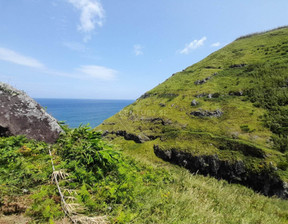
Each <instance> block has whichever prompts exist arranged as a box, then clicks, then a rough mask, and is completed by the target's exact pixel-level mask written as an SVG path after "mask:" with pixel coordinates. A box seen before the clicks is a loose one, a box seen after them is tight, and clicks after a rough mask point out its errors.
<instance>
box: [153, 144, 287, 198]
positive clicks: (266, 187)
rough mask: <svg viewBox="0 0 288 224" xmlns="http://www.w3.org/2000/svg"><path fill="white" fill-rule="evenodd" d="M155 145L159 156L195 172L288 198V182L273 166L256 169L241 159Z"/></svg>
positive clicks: (268, 194)
mask: <svg viewBox="0 0 288 224" xmlns="http://www.w3.org/2000/svg"><path fill="white" fill-rule="evenodd" d="M153 148H154V153H155V155H156V156H157V157H159V158H161V159H163V160H165V161H167V162H170V163H173V164H177V165H179V166H182V167H185V168H186V169H188V170H189V171H190V172H191V173H197V174H202V175H205V176H207V175H209V176H212V177H215V178H217V179H225V180H227V181H229V182H231V183H238V184H242V185H244V186H247V187H250V188H252V189H253V190H255V191H256V192H260V193H262V194H264V195H266V196H277V197H279V198H282V199H288V183H287V182H284V181H283V180H281V179H280V178H279V177H278V175H277V174H276V173H275V171H273V170H271V169H268V170H267V169H263V170H262V171H259V172H256V171H251V170H249V168H248V167H246V166H245V164H244V162H243V161H241V160H236V161H234V162H231V161H227V160H221V159H219V157H218V156H217V155H199V156H197V155H192V154H191V153H189V152H182V151H179V150H177V149H174V148H172V149H164V148H162V147H160V146H159V145H154V147H153Z"/></svg>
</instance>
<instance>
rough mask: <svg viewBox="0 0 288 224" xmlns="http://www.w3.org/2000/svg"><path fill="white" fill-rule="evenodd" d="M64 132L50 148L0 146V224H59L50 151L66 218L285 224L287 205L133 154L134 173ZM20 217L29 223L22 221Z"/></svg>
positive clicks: (85, 137)
mask: <svg viewBox="0 0 288 224" xmlns="http://www.w3.org/2000/svg"><path fill="white" fill-rule="evenodd" d="M66 132H67V134H66V135H63V136H62V137H61V138H60V140H59V141H58V143H56V144H54V145H52V146H51V145H50V146H49V145H47V144H45V143H41V142H35V141H29V140H27V139H26V138H24V137H21V136H19V137H9V138H0V161H1V165H0V223H2V222H3V223H7V222H8V223H12V222H13V223H14V222H15V223H21V222H22V221H23V220H25V222H26V221H29V223H65V222H62V221H63V220H62V221H61V219H62V218H63V216H64V214H63V211H61V206H60V197H59V195H58V191H57V188H56V185H55V183H54V182H52V181H51V173H52V167H51V164H50V156H49V155H48V152H47V149H48V148H50V149H52V150H53V151H52V154H53V159H54V164H55V168H56V170H57V171H59V170H60V171H61V172H62V173H66V174H69V176H68V177H66V178H64V179H63V180H61V179H62V178H59V181H60V188H61V189H62V192H64V195H65V199H66V203H68V204H70V203H72V204H73V205H74V206H75V205H76V204H78V205H79V207H75V209H73V210H74V212H76V213H78V215H80V216H83V215H85V216H89V217H90V216H97V217H99V216H101V217H102V216H103V215H106V217H107V221H109V223H139V224H140V223H141V224H143V223H158V224H162V223H163V224H164V223H165V224H169V223H171V224H172V223H177V224H178V223H183V224H187V223H199V224H200V223H201V224H202V223H207V224H209V223H211V224H212V223H227V224H228V223H229V224H231V223H235V224H236V223H237V224H238V223H263V224H264V223H265V224H269V223H271V224H272V223H283V224H284V223H287V221H288V203H287V201H284V200H280V199H276V198H267V197H264V196H262V195H258V194H256V193H254V192H253V191H252V190H249V189H247V188H245V187H243V186H239V185H230V184H228V183H227V182H226V181H217V180H215V179H213V178H209V177H202V176H198V175H191V174H190V173H189V172H188V171H186V170H184V169H181V168H178V167H174V166H172V165H171V164H165V163H163V162H161V160H160V159H157V158H154V159H155V160H154V161H153V162H154V163H153V164H152V166H151V163H150V162H148V161H145V160H141V164H142V165H140V164H139V159H137V157H136V156H135V155H136V154H133V155H134V156H135V158H136V162H137V163H138V165H136V163H135V161H134V162H132V161H131V159H125V158H123V157H122V156H121V154H119V152H116V151H114V150H112V148H111V147H110V146H108V145H107V144H106V143H104V142H103V141H101V139H100V134H97V133H92V132H90V131H87V129H86V128H79V129H75V130H66ZM119 140H121V139H119ZM119 143H121V142H119ZM129 143H131V142H129ZM131 146H132V145H131ZM133 147H134V148H133ZM141 147H143V148H141ZM129 148H130V149H131V150H132V151H133V152H134V153H135V152H137V151H138V152H139V151H143V150H145V148H146V147H145V145H144V144H137V145H133V146H132V147H129ZM132 148H133V149H132ZM132 151H131V152H132ZM147 153H148V154H149V153H150V152H147ZM111 156H112V157H111ZM150 156H151V154H150V155H149V156H147V157H148V158H149V157H150ZM93 158H94V159H93ZM155 168H157V169H155ZM106 171H108V172H106ZM67 178H68V179H67ZM23 189H26V191H23ZM65 189H66V190H65ZM67 189H69V191H68V190H67ZM72 198H74V199H73V200H72ZM70 200H72V201H70ZM72 204H71V205H72ZM23 212H25V215H26V216H30V218H28V217H23V215H21V214H22V213H23ZM3 214H4V216H3ZM15 214H18V215H15ZM19 214H20V215H19ZM78 215H77V216H78ZM19 220H20V221H19ZM66 221H67V220H66ZM67 223H69V222H67Z"/></svg>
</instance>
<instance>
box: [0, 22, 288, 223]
mask: <svg viewBox="0 0 288 224" xmlns="http://www.w3.org/2000/svg"><path fill="white" fill-rule="evenodd" d="M287 36H288V28H287V27H284V28H281V29H275V30H272V31H270V32H264V33H258V34H254V35H249V36H245V37H241V38H239V39H237V40H236V41H235V42H233V43H231V44H229V45H227V46H226V47H224V48H223V49H221V50H219V51H217V52H215V53H213V54H211V55H209V56H208V57H207V58H205V59H204V60H202V61H200V62H199V63H197V64H195V65H193V66H191V67H188V68H186V69H185V70H183V71H182V72H179V73H176V74H174V75H173V76H172V77H170V78H169V79H168V80H166V81H165V82H164V83H162V84H160V85H158V86H157V87H155V88H154V89H152V90H150V91H148V92H147V93H145V94H144V95H143V96H142V97H140V98H139V99H138V100H137V101H136V102H135V103H133V104H131V105H129V106H128V107H126V108H124V109H123V110H122V111H120V112H119V113H118V114H116V115H114V116H113V117H111V118H109V119H107V120H106V121H105V122H104V123H103V124H102V125H100V126H99V127H97V130H100V129H101V130H103V131H105V132H104V133H105V136H106V137H105V139H102V137H101V133H100V132H98V131H95V130H91V129H90V128H88V127H79V128H77V129H68V128H66V127H63V128H64V129H65V132H66V133H65V134H63V135H62V136H61V137H60V139H59V140H58V141H57V142H56V143H55V144H53V145H48V144H45V143H43V142H36V141H32V140H28V139H26V138H25V137H23V136H16V137H8V138H4V137H2V138H0V214H1V215H2V214H3V215H11V214H25V216H26V217H30V223H55V222H58V221H59V220H62V219H63V218H64V216H65V214H64V212H63V210H62V207H65V209H66V211H68V213H69V214H70V216H71V217H72V218H73V219H74V220H80V219H81V218H83V217H85V218H86V219H90V220H93V219H94V220H102V221H104V222H106V223H139V224H140V223H141V224H142V223H157V224H161V223H163V224H164V223H165V224H169V223H171V224H172V223H173V224H174V223H177V224H178V223H179V224H181V223H183V224H187V223H195V224H198V223H199V224H202V223H207V224H209V223H211V224H212V223H221V224H222V223H227V224H228V223H229V224H231V223H232V224H233V223H235V224H236V223H237V224H238V223H263V224H264V223H265V224H270V223H271V224H272V223H273V224H274V223H283V224H284V223H287V222H288V202H287V200H282V199H278V198H276V197H271V198H268V197H265V196H263V195H260V194H258V193H255V192H254V191H252V190H251V189H249V188H247V187H244V186H241V185H238V184H230V183H229V182H227V181H225V180H216V179H214V178H210V177H209V176H207V177H204V176H200V175H193V174H191V173H189V172H188V171H187V170H185V169H184V168H181V167H178V166H174V165H172V164H170V163H167V162H164V161H163V160H162V159H160V158H158V157H156V156H155V154H154V151H153V146H154V145H158V146H159V147H160V148H163V149H164V150H167V151H169V150H172V149H176V150H179V151H182V152H185V153H190V154H191V155H193V156H217V158H219V160H221V161H223V162H225V163H226V164H233V163H236V162H239V163H238V164H244V167H245V169H246V170H245V171H247V172H248V173H249V172H251V173H254V174H265V172H266V173H267V172H270V173H269V174H271V175H274V176H273V178H274V177H275V178H276V179H277V178H280V179H281V181H284V182H288V149H287V145H288V140H287V134H288V131H287V130H288V114H287V111H288V105H287V103H288V99H287V96H288V93H287V92H288V91H287V88H288V57H287V54H288V41H287ZM203 80H204V81H203ZM192 101H193V103H192ZM106 130H107V131H108V132H106ZM133 140H134V141H133ZM136 142H141V143H136ZM49 151H50V152H51V155H52V156H50V154H49ZM51 159H52V161H53V163H54V166H55V171H53V169H52V164H51ZM51 177H54V179H53V178H51ZM55 178H57V181H58V182H59V188H60V189H61V192H62V194H63V195H64V198H65V201H66V206H65V205H64V204H63V203H61V195H60V194H59V191H58V188H57V186H56V183H55V182H56V181H55ZM275 178H274V179H275ZM1 215H0V222H1Z"/></svg>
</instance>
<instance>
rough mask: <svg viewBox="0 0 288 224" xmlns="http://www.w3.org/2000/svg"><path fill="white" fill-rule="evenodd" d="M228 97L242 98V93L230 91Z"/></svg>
mask: <svg viewBox="0 0 288 224" xmlns="http://www.w3.org/2000/svg"><path fill="white" fill-rule="evenodd" d="M229 95H230V96H243V92H242V91H230V92H229Z"/></svg>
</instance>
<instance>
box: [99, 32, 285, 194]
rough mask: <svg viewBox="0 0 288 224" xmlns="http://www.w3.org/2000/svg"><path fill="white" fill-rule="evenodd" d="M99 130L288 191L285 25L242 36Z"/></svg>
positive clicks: (213, 172) (145, 150) (198, 167)
mask: <svg viewBox="0 0 288 224" xmlns="http://www.w3.org/2000/svg"><path fill="white" fill-rule="evenodd" d="M97 129H98V130H99V129H101V130H102V131H104V135H105V136H106V138H107V139H111V140H112V141H113V142H114V143H121V144H122V145H123V146H124V148H126V151H127V152H129V153H131V154H133V153H134V154H139V155H141V157H142V158H145V157H147V159H149V160H156V158H154V157H155V156H158V157H160V158H162V159H164V160H166V161H169V162H172V163H175V164H178V165H180V166H183V167H186V168H187V169H189V170H190V171H191V172H198V173H200V174H204V175H210V176H214V177H216V178H223V179H226V180H228V181H230V182H232V183H240V184H243V185H246V186H249V187H251V188H253V189H254V190H255V191H257V192H262V193H263V194H265V195H268V196H272V195H277V196H278V197H281V198H287V197H288V184H287V182H288V137H287V136H288V27H281V28H278V29H274V30H272V31H268V32H263V33H256V34H252V35H248V36H243V37H240V38H238V39H237V40H235V41H234V42H232V43H231V44H229V45H227V46H225V47H224V48H222V49H220V50H218V51H216V52H214V53H212V54H211V55H209V56H208V57H206V58H205V59H204V60H202V61H200V62H198V63H196V64H194V65H192V66H190V67H188V68H186V69H184V70H183V71H181V72H178V73H176V74H173V75H172V76H171V77H170V78H169V79H167V80H166V81H165V82H163V83H162V84H160V85H158V86H157V87H155V88H154V89H152V90H150V91H148V92H146V93H145V94H143V95H142V96H141V97H140V98H139V99H137V100H136V102H135V103H133V104H131V105H129V106H127V107H126V108H124V109H123V110H122V111H120V112H119V113H117V114H116V115H114V116H113V117H111V118H109V119H107V120H106V121H105V122H103V124H101V125H100V126H99V127H97ZM123 139H125V141H124V140H123ZM139 145H141V147H140V146H139ZM136 148H138V149H139V150H137V152H136V151H133V149H136Z"/></svg>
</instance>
